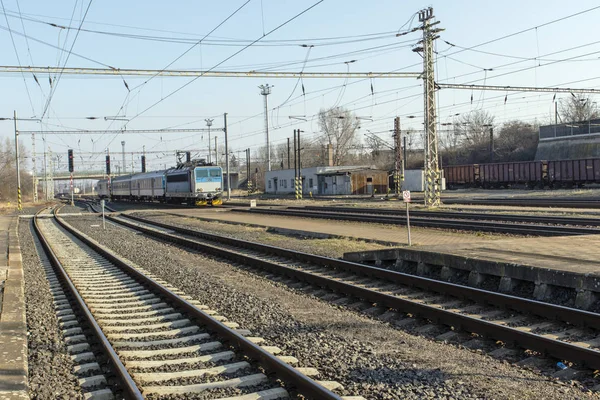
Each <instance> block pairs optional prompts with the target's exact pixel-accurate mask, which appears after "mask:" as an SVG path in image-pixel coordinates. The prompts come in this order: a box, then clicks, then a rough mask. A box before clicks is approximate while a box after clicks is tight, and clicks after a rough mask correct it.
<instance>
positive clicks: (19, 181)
mask: <svg viewBox="0 0 600 400" xmlns="http://www.w3.org/2000/svg"><path fill="white" fill-rule="evenodd" d="M14 120H15V121H14V122H15V158H16V162H17V210H19V211H21V210H22V209H23V205H22V204H21V171H20V169H19V168H20V166H19V131H18V130H17V111H16V110H15V111H14Z"/></svg>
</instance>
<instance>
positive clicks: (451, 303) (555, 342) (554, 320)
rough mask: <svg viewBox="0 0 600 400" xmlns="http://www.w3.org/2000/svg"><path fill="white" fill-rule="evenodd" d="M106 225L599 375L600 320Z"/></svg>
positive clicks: (235, 245) (312, 258)
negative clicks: (592, 371)
mask: <svg viewBox="0 0 600 400" xmlns="http://www.w3.org/2000/svg"><path fill="white" fill-rule="evenodd" d="M108 218H109V219H110V220H111V221H113V222H115V223H118V224H121V225H123V226H125V227H128V228H130V229H134V230H136V231H139V232H143V233H145V234H147V235H149V236H152V237H155V238H158V239H160V240H163V241H168V242H172V243H176V244H178V245H180V246H183V247H184V248H188V249H194V250H199V251H202V252H204V253H208V254H211V255H214V256H218V257H223V258H226V259H228V260H231V261H234V262H236V263H239V264H242V265H246V266H250V267H253V268H258V269H261V270H264V271H267V273H268V274H274V275H278V276H281V277H283V278H285V279H291V280H292V281H294V282H295V281H300V282H303V283H306V284H310V285H315V286H318V287H320V288H322V289H326V290H330V291H332V292H333V293H334V294H336V295H337V296H338V297H340V298H348V299H354V300H351V301H350V302H353V301H354V302H355V301H357V299H358V300H362V301H364V302H366V303H368V304H370V305H371V306H373V305H376V307H380V308H381V309H382V310H390V309H391V310H395V311H396V312H398V313H401V314H404V315H405V317H404V318H402V321H404V322H403V323H402V324H404V323H405V322H407V321H408V323H410V322H412V321H416V318H420V319H422V320H425V321H433V322H434V323H436V324H440V325H443V326H445V327H446V329H448V331H447V333H448V334H451V333H452V332H455V331H464V332H468V333H472V334H473V335H476V336H483V337H488V338H492V339H494V340H497V341H499V343H502V344H503V345H502V346H500V347H499V348H498V350H499V351H500V350H501V349H503V346H504V345H506V346H509V347H517V348H521V349H527V350H531V351H534V352H538V353H541V354H545V355H547V356H551V357H554V358H556V359H559V360H563V361H565V362H567V361H569V362H572V363H575V365H577V366H579V367H580V368H581V367H584V366H585V367H589V368H592V369H598V368H600V337H599V335H598V333H599V332H598V330H597V329H598V327H600V314H597V313H591V312H587V311H583V310H578V309H572V308H567V307H562V306H558V305H553V304H549V303H543V302H538V301H535V300H530V299H525V298H520V297H515V296H510V295H506V294H501V293H496V292H490V291H486V290H481V289H477V288H473V287H467V286H461V285H456V284H451V283H448V282H442V281H436V280H432V279H428V278H424V277H419V276H414V275H408V274H403V273H399V272H394V271H389V270H384V269H380V268H376V267H369V266H365V265H362V264H356V263H351V262H347V261H343V260H337V259H331V258H327V257H321V256H316V255H311V254H306V253H301V252H297V251H292V250H288V249H283V248H278V247H273V246H268V245H264V244H259V243H254V242H249V241H244V240H239V239H234V238H230V237H224V236H220V235H215V234H209V233H206V232H201V231H197V230H194V229H189V228H184V227H181V226H175V225H170V224H165V223H159V222H155V221H150V220H147V219H144V218H140V217H137V216H131V215H127V216H118V217H116V216H110V217H108Z"/></svg>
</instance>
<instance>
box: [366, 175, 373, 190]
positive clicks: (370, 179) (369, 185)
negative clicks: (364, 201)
mask: <svg viewBox="0 0 600 400" xmlns="http://www.w3.org/2000/svg"><path fill="white" fill-rule="evenodd" d="M367 194H373V177H372V176H369V177H367Z"/></svg>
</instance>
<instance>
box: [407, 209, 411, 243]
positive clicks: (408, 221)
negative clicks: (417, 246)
mask: <svg viewBox="0 0 600 400" xmlns="http://www.w3.org/2000/svg"><path fill="white" fill-rule="evenodd" d="M406 228H407V229H408V245H409V246H412V241H411V239H410V215H409V213H408V202H406Z"/></svg>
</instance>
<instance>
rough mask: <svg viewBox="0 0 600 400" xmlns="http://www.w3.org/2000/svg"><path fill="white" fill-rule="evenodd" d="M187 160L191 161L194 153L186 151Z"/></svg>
mask: <svg viewBox="0 0 600 400" xmlns="http://www.w3.org/2000/svg"><path fill="white" fill-rule="evenodd" d="M185 161H186V162H191V161H192V153H191V152H189V151H186V152H185Z"/></svg>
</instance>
